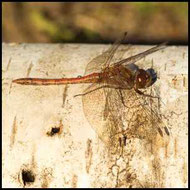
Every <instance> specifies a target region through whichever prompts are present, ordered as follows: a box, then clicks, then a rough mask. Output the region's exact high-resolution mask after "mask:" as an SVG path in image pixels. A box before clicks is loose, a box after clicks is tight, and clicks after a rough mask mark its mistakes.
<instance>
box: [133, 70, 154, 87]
mask: <svg viewBox="0 0 190 190" xmlns="http://www.w3.org/2000/svg"><path fill="white" fill-rule="evenodd" d="M156 80H157V74H156V72H155V71H154V69H152V68H151V69H147V70H146V71H145V70H144V69H139V70H138V71H137V72H136V75H135V86H136V88H137V89H140V88H147V87H149V86H151V85H153V84H154V83H155V82H156Z"/></svg>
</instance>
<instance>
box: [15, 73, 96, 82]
mask: <svg viewBox="0 0 190 190" xmlns="http://www.w3.org/2000/svg"><path fill="white" fill-rule="evenodd" d="M99 79H100V73H92V74H90V75H86V76H83V77H76V78H60V79H43V78H19V79H16V80H13V83H17V84H22V85H63V84H79V83H97V82H98V81H99Z"/></svg>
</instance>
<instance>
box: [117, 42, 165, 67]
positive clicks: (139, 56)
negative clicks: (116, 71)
mask: <svg viewBox="0 0 190 190" xmlns="http://www.w3.org/2000/svg"><path fill="white" fill-rule="evenodd" d="M166 44H167V42H164V43H162V44H160V45H157V46H155V47H153V48H150V49H148V50H146V51H144V52H142V53H139V54H137V55H134V56H131V57H129V58H126V59H123V60H121V61H119V62H117V63H115V64H114V65H115V66H120V65H122V64H123V65H125V64H132V63H135V62H137V61H139V60H141V59H142V58H144V57H146V56H147V55H149V54H152V53H154V52H156V51H159V50H161V49H164V48H166Z"/></svg>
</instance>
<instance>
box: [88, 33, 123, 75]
mask: <svg viewBox="0 0 190 190" xmlns="http://www.w3.org/2000/svg"><path fill="white" fill-rule="evenodd" d="M126 36H127V33H125V34H124V36H123V37H122V38H121V39H118V40H117V41H116V42H115V43H114V44H113V45H112V46H111V47H110V48H109V49H108V50H106V51H105V52H103V53H102V54H101V55H99V56H97V57H95V58H94V59H92V60H91V61H90V62H89V63H88V65H87V67H86V70H85V75H88V74H91V73H93V72H102V71H103V70H104V69H105V68H106V67H109V64H110V62H111V61H112V59H113V57H114V54H115V52H116V51H117V49H118V48H119V46H120V44H121V42H122V41H124V40H125V38H126Z"/></svg>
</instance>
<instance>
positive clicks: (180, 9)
mask: <svg viewBox="0 0 190 190" xmlns="http://www.w3.org/2000/svg"><path fill="white" fill-rule="evenodd" d="M2 11H3V12H2V17H3V22H2V30H3V31H2V33H3V34H2V39H3V42H18V43H19V42H31V43H34V42H38V43H40V42H61V43H64V42H70V43H110V42H113V41H114V40H115V39H117V38H118V37H119V36H121V34H122V33H123V32H125V31H128V39H127V42H128V43H133V44H142V43H143V44H153V43H159V42H163V41H169V42H170V44H183V45H186V44H187V42H188V3H186V2H168V3H160V2H120V3H114V2H112V3H102V2H101V3H99V2H93V3H92V2H91V3H90V2H87V3H85V2H80V3H71V2H69V3H61V2H59V3H52V2H48V3H40V2H39V3H36V2H32V3H29V2H28V3H3V5H2Z"/></svg>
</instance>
